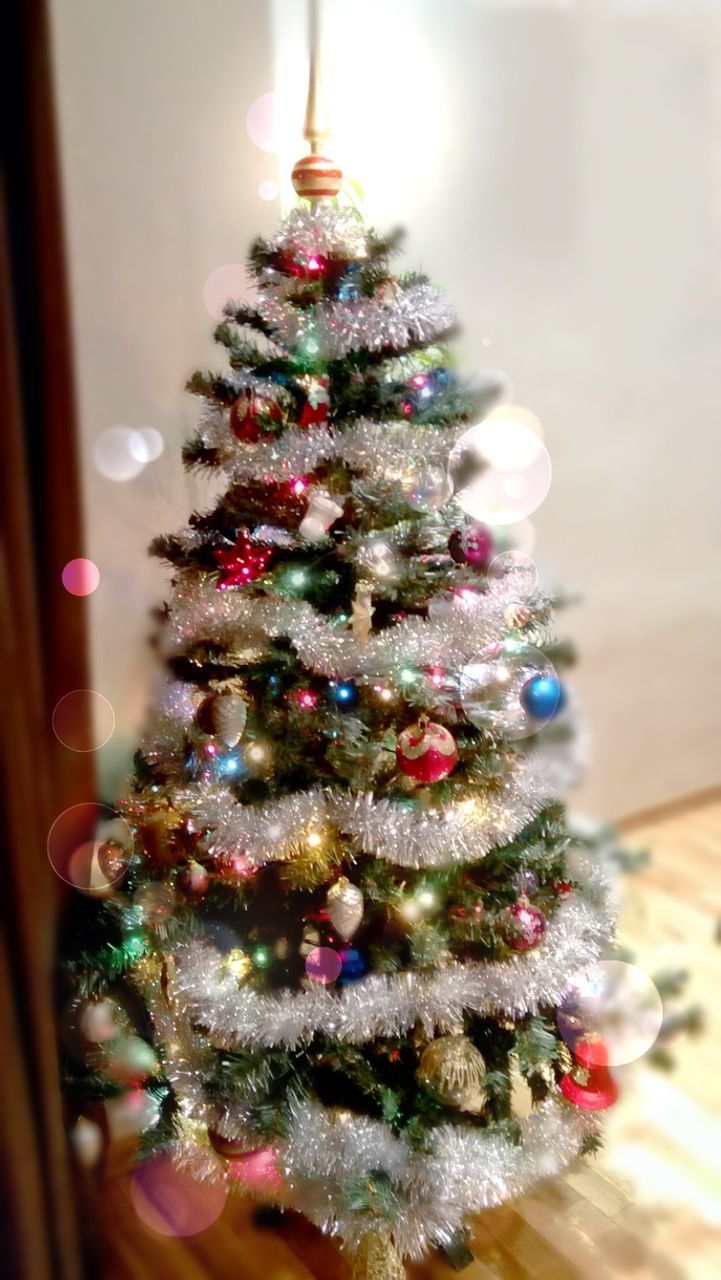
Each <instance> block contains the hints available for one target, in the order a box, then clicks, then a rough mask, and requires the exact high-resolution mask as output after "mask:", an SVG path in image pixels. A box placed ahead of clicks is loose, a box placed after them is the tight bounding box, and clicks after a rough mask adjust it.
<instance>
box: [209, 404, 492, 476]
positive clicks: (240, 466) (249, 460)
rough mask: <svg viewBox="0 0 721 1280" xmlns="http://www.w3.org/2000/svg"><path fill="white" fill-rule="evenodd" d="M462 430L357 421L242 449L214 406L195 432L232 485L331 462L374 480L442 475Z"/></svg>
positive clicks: (220, 410) (460, 426)
mask: <svg viewBox="0 0 721 1280" xmlns="http://www.w3.org/2000/svg"><path fill="white" fill-rule="evenodd" d="M466 429H467V424H466V423H460V424H457V425H456V426H450V427H436V426H433V425H431V424H429V425H428V426H425V427H415V426H411V425H410V424H409V423H405V422H375V421H373V420H372V419H369V418H360V419H358V420H357V421H356V422H354V423H353V425H352V426H349V427H346V428H344V429H341V428H338V427H329V426H327V425H324V424H319V425H317V426H314V427H313V429H312V430H310V431H301V430H294V429H293V428H289V429H288V430H287V431H285V432H284V434H283V435H282V436H278V437H277V438H274V439H271V440H259V441H258V442H257V443H256V444H247V443H243V442H241V441H239V440H236V438H235V436H234V435H233V433H232V431H231V430H230V425H229V412H228V410H227V409H224V408H221V407H220V406H218V405H215V404H208V405H206V407H205V409H204V411H203V414H202V415H201V419H200V423H199V427H198V430H199V434H200V436H201V438H202V440H203V443H204V444H205V445H206V446H207V447H208V448H212V449H215V450H216V452H217V457H218V461H219V462H220V464H221V465H222V466H223V467H225V468H226V470H227V471H228V472H229V473H230V475H231V478H232V479H233V480H234V481H236V482H240V481H243V480H266V479H267V478H268V476H273V477H274V479H278V480H283V479H289V478H290V477H291V476H299V475H307V474H308V473H309V472H312V471H314V470H315V468H316V467H317V466H319V465H320V463H322V462H325V461H327V460H329V459H331V458H338V459H340V460H341V461H343V462H345V463H346V464H347V465H348V466H349V467H350V468H352V469H353V470H354V471H357V472H359V473H361V474H363V475H365V476H366V477H368V478H369V479H373V478H376V479H379V480H381V479H384V480H388V479H392V478H393V477H394V476H395V477H396V479H400V477H401V476H405V475H408V474H409V473H410V472H412V471H413V469H414V468H421V467H426V466H441V467H443V468H444V469H445V467H446V465H447V462H448V454H449V452H450V450H451V449H452V448H453V446H454V444H455V443H456V440H457V439H458V437H459V436H460V435H461V434H462V433H463V431H464V430H466Z"/></svg>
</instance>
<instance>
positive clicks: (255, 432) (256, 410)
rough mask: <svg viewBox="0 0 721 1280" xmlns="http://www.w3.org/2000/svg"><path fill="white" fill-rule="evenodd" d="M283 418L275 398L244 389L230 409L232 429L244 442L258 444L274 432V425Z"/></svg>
mask: <svg viewBox="0 0 721 1280" xmlns="http://www.w3.org/2000/svg"><path fill="white" fill-rule="evenodd" d="M282 418H283V414H282V411H281V408H280V405H278V404H277V403H276V402H275V401H274V400H269V399H268V398H267V397H266V396H259V395H256V394H255V393H254V392H253V391H250V390H249V391H244V392H243V394H242V395H240V396H238V399H237V400H236V401H235V403H234V404H233V406H232V408H231V410H230V429H231V431H232V432H233V435H234V436H235V437H236V438H237V439H238V440H242V441H243V443H244V444H257V443H258V441H259V440H263V439H268V438H269V437H270V436H272V435H273V434H274V433H273V430H272V425H273V423H278V422H280V421H281V420H282ZM269 428H270V430H269Z"/></svg>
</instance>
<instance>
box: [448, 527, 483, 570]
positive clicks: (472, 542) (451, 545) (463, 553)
mask: <svg viewBox="0 0 721 1280" xmlns="http://www.w3.org/2000/svg"><path fill="white" fill-rule="evenodd" d="M448 550H449V551H450V553H451V556H452V557H453V559H454V560H455V561H456V564H468V565H470V566H471V568H472V569H485V567H486V565H488V564H489V563H490V561H491V560H492V559H493V534H492V533H491V530H490V529H489V528H488V526H487V525H485V524H476V523H474V524H469V525H465V527H464V528H463V529H454V530H453V533H452V534H451V536H450V538H449V539H448Z"/></svg>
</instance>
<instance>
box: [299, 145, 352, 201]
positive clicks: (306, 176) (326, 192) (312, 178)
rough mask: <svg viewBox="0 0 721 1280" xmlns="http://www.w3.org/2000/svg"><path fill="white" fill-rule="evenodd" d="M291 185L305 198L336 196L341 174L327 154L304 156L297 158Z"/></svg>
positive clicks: (341, 179) (320, 198)
mask: <svg viewBox="0 0 721 1280" xmlns="http://www.w3.org/2000/svg"><path fill="white" fill-rule="evenodd" d="M292 178H293V186H294V188H295V190H296V192H297V194H298V195H299V196H305V198H306V200H323V199H325V198H327V197H332V196H337V195H338V192H339V191H340V185H341V182H342V181H343V174H342V172H341V170H340V169H339V168H338V166H337V165H336V163H335V161H333V160H329V159H328V157H327V156H316V155H311V156H304V157H303V159H302V160H298V161H297V162H296V164H295V166H294V168H293V173H292Z"/></svg>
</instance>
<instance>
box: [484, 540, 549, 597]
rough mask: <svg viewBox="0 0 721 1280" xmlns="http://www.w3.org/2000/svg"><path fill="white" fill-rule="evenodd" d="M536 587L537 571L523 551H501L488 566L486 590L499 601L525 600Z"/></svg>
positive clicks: (533, 563)
mask: <svg viewBox="0 0 721 1280" xmlns="http://www.w3.org/2000/svg"><path fill="white" fill-rule="evenodd" d="M537 586H538V569H537V567H536V565H535V562H534V561H533V560H532V559H531V557H530V556H527V555H526V553H525V552H524V551H515V550H514V551H501V552H500V553H499V554H498V555H497V556H494V557H493V559H492V560H491V563H490V564H489V566H488V589H489V591H491V592H492V593H493V595H494V596H496V597H497V598H498V599H499V600H504V601H510V600H525V599H527V598H528V596H532V595H533V593H534V591H535V590H536V587H537Z"/></svg>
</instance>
